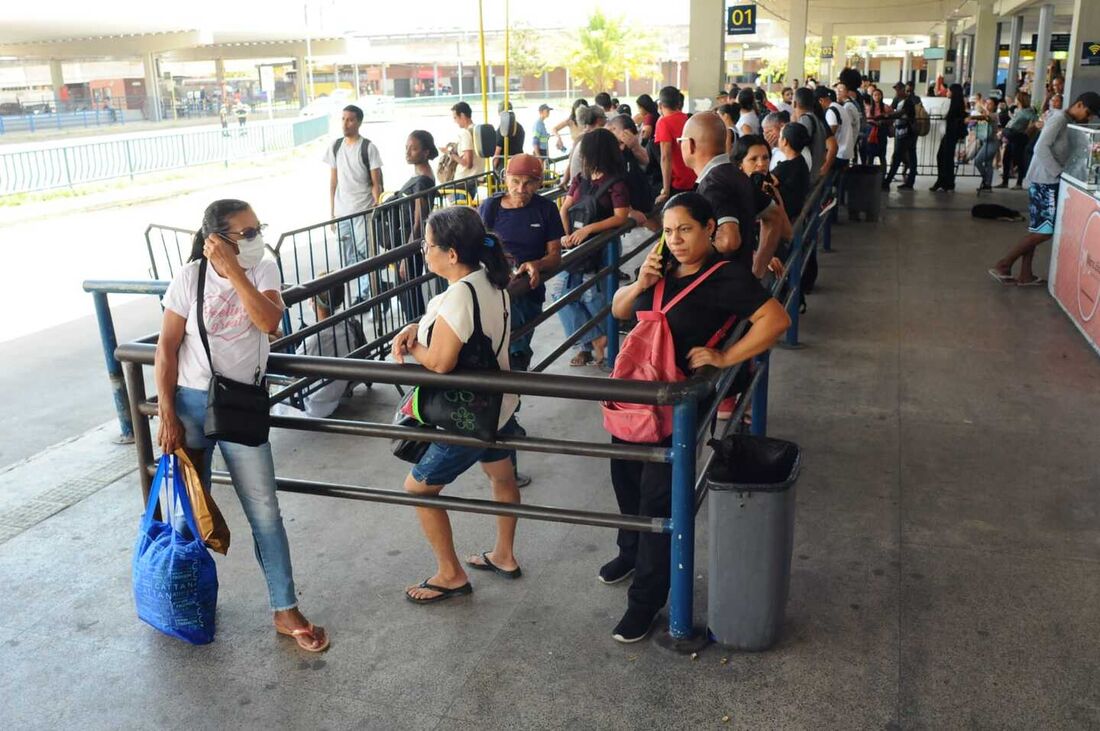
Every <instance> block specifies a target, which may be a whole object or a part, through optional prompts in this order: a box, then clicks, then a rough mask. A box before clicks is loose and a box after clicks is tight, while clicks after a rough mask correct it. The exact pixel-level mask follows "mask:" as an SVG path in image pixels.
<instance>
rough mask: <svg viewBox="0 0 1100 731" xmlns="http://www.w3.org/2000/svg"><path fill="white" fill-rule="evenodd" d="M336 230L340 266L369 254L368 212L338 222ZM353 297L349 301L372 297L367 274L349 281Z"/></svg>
mask: <svg viewBox="0 0 1100 731" xmlns="http://www.w3.org/2000/svg"><path fill="white" fill-rule="evenodd" d="M336 231H337V234H338V235H339V237H340V266H341V267H348V266H351V265H352V264H354V263H356V262H359V261H363V260H364V259H366V258H367V256H368V255H369V252H368V251H367V219H366V214H360V215H357V216H355V217H354V218H349V219H347V220H346V221H338V222H337V223H336ZM348 289H349V291H350V293H351V298H350V299H348V300H347V301H348V302H355V301H356V300H358V299H367V298H368V297H370V279H369V278H368V277H367V275H363V276H361V277H359V278H358V279H357V280H355V281H354V282H348Z"/></svg>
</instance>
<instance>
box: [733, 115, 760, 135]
mask: <svg viewBox="0 0 1100 731" xmlns="http://www.w3.org/2000/svg"><path fill="white" fill-rule="evenodd" d="M746 124H747V125H749V127H750V128H752V132H751V134H754V135H758V134H760V117H758V116H756V112H752V111H750V112H746V111H742V112H741V116H740V117H738V118H737V136H738V137H740V136H741V135H743V134H744V130H742V129H741V128H742V127H744V126H745V125H746Z"/></svg>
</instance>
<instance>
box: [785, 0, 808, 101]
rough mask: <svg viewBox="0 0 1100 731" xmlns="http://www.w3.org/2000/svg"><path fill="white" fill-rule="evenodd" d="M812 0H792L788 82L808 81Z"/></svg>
mask: <svg viewBox="0 0 1100 731" xmlns="http://www.w3.org/2000/svg"><path fill="white" fill-rule="evenodd" d="M809 9H810V0H791V22H790V32H789V33H788V35H789V36H790V45H789V46H788V48H787V84H788V85H790V84H791V83H793V81H794V80H795V79H798V81H799V83H803V84H804V83H806V20H807V19H808V17H809V14H810V13H809Z"/></svg>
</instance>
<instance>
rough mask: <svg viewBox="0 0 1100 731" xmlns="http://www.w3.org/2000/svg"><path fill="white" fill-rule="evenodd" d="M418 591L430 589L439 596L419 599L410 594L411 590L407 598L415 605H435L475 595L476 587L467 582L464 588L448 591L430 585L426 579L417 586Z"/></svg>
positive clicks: (406, 595)
mask: <svg viewBox="0 0 1100 731" xmlns="http://www.w3.org/2000/svg"><path fill="white" fill-rule="evenodd" d="M415 588H417V589H428V590H429V591H438V592H439V594H438V595H437V596H430V597H425V598H422V599H418V598H417V597H414V596H413V595H412V594H410V593H409V591H410V590H409V589H406V590H405V598H406V599H408V600H409V601H410V602H412V603H413V604H434V603H435V602H441V601H444V600H446V599H450V598H452V597H456V596H464V595H466V594H473V593H474V587H472V586H470V582H469V581H467V582H466V583H465V584H463V585H462V586H456V587H455V588H454V589H448V588H447V587H445V586H436V585H435V584H429V583H428V580H427V579H424V580H423V581H421V582H420V583H419V584H417V585H416V587H415Z"/></svg>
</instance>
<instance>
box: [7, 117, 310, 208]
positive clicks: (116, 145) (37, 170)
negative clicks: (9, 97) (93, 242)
mask: <svg viewBox="0 0 1100 731" xmlns="http://www.w3.org/2000/svg"><path fill="white" fill-rule="evenodd" d="M328 125H329V120H328V118H327V117H313V118H310V119H297V120H287V121H275V122H262V123H259V124H256V125H254V126H251V127H246V128H236V129H234V128H230V129H227V130H222V129H204V130H191V131H184V132H178V133H174V134H164V133H162V132H156V133H150V134H148V135H143V136H137V135H135V136H133V137H125V138H124V139H119V140H107V141H103V142H87V143H83V144H79V145H51V144H48V143H46V144H44V145H43V146H42V147H39V148H36V149H31V150H17V151H14V152H0V195H10V194H13V193H29V192H33V191H39V190H50V189H53V188H65V187H70V188H71V187H73V186H75V185H80V184H83V183H92V182H97V181H102V180H112V179H117V178H125V177H129V178H130V179H131V180H132V179H133V178H134V176H135V175H141V174H143V173H152V172H159V171H164V170H174V169H177V168H183V167H189V166H193V165H206V164H210V163H217V162H221V163H224V164H225V165H226V166H228V165H229V163H230V162H231V161H233V160H240V159H243V158H246V157H251V156H254V155H262V154H265V153H269V152H273V151H277V150H288V149H290V148H292V147H296V146H298V145H302V144H305V143H306V142H310V141H312V140H315V139H317V138H318V137H321V136H323V135H325V134H327V133H328Z"/></svg>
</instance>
